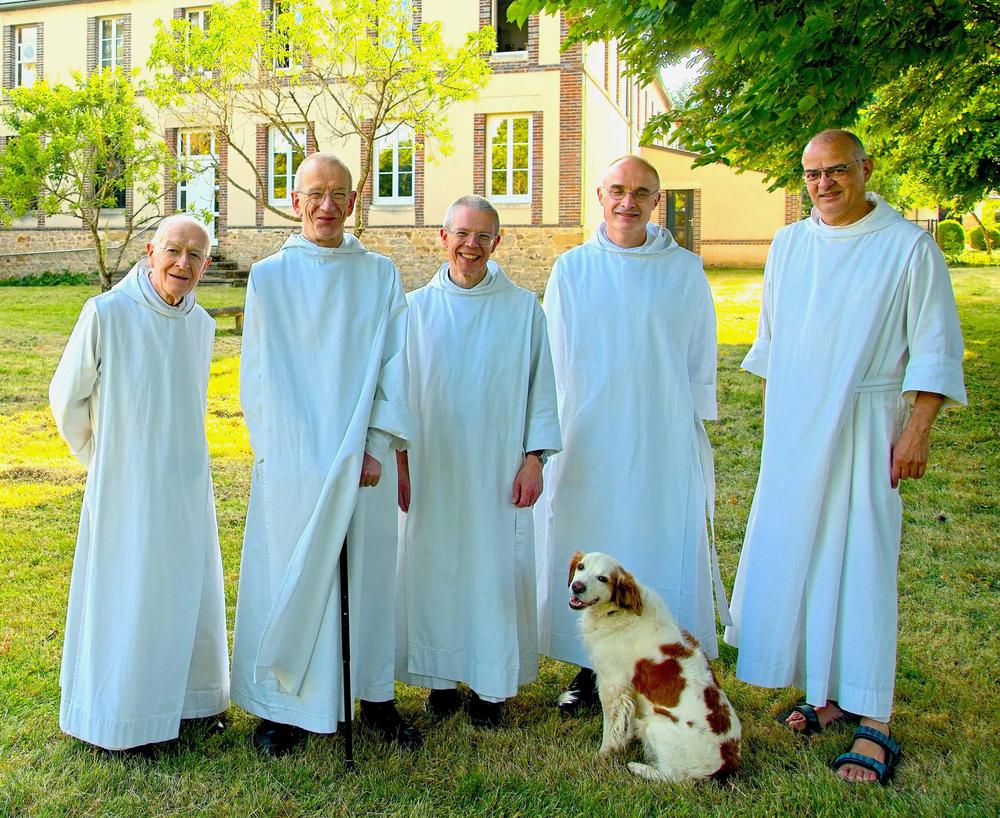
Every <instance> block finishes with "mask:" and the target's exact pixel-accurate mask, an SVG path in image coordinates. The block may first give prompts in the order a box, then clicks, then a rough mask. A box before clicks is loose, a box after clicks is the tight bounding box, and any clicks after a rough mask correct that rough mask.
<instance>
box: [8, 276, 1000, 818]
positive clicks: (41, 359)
mask: <svg viewBox="0 0 1000 818" xmlns="http://www.w3.org/2000/svg"><path fill="white" fill-rule="evenodd" d="M710 278H711V280H712V286H713V290H714V293H715V299H716V307H717V310H718V314H719V342H720V347H719V384H720V388H719V404H720V412H721V420H720V421H719V422H718V423H715V424H711V428H710V435H711V438H712V441H713V443H714V445H715V453H716V467H717V472H718V508H717V530H718V536H719V556H720V561H721V563H722V570H723V575H724V579H725V581H726V584H727V587H731V585H732V580H733V575H734V573H735V570H736V563H737V559H738V555H739V548H740V544H741V540H742V534H743V529H744V526H745V523H746V518H747V513H748V511H749V506H750V500H751V497H752V494H753V488H754V481H755V479H756V471H757V463H758V455H759V444H760V432H761V422H760V405H759V403H760V401H759V394H760V390H759V386H758V383H757V381H756V379H755V378H753V377H751V376H749V375H747V374H746V373H741V372H740V371H739V363H740V360H741V358H742V356H743V354H744V353H745V351H746V349H747V347H748V346H749V344H750V342H751V340H752V338H753V335H754V332H755V327H756V319H757V309H758V307H757V303H758V297H759V292H760V272H759V271H739V270H723V271H713V272H712V273H711V274H710ZM954 282H955V288H956V292H957V296H958V301H959V308H960V311H961V317H962V324H963V329H964V332H965V339H966V379H967V384H968V388H969V397H970V401H971V406H970V407H969V408H967V409H964V410H960V411H953V412H949V413H946V414H945V415H944V416H942V417H941V418H940V419H939V421H938V423H937V424H936V429H935V433H934V436H933V439H932V452H931V459H932V464H931V467H930V469H929V471H928V473H927V476H926V477H925V478H924V479H923V480H921V481H919V482H911V483H908V484H906V485H905V486H904V489H903V491H904V497H905V502H906V512H905V520H904V534H903V546H902V553H901V558H900V599H899V607H900V640H899V659H898V683H897V689H896V721H895V724H894V732H895V734H896V736H897V737H898V738H899V739H900V741H901V742H902V744H903V747H904V758H903V761H902V763H901V766H900V768H899V771H898V773H897V777H896V780H895V782H894V783H893V785H892V786H891V787H890V788H888V789H881V788H878V787H874V786H872V787H863V786H854V787H851V786H846V785H844V784H843V783H841V782H840V781H838V780H837V779H836V778H835V777H834V775H833V773H832V772H831V771H830V769H829V768H828V766H827V765H828V762H829V761H830V759H832V758H833V757H834V756H835V755H837V754H838V753H839V752H841V751H843V750H845V749H846V748H847V745H848V744H849V738H850V732H849V729H848V728H844V729H831V730H828V731H826V732H825V733H823V734H822V735H821V736H817V737H815V738H813V739H808V740H802V739H799V738H798V737H796V736H794V735H792V734H791V733H789V732H788V731H787V730H785V729H783V728H781V727H780V726H779V725H778V724H777V723H776V722H775V720H774V714H775V713H777V712H779V711H780V710H781V709H782V708H784V707H787V706H788V705H790V704H791V703H794V701H795V700H796V699H797V691H794V690H785V691H767V690H760V689H756V688H751V687H748V686H746V685H744V684H742V683H740V682H738V681H736V680H735V678H734V676H733V669H734V667H735V651H733V650H732V649H730V648H727V647H724V648H723V654H722V656H721V657H720V659H719V661H718V662H717V663H716V669H717V672H718V674H719V676H720V679H721V680H722V683H723V685H724V686H725V687H726V688H727V690H728V691H729V695H730V697H731V699H732V701H733V703H734V705H735V706H736V708H737V710H738V711H739V713H740V715H741V717H742V720H743V725H744V731H745V732H744V742H745V743H744V756H743V758H744V767H743V770H742V772H741V773H740V775H739V776H738V777H737V778H736V779H735V781H734V782H733V783H732V785H731V786H728V787H718V786H716V785H714V784H704V785H697V786H696V785H683V786H673V785H655V786H652V785H650V784H648V783H643V782H640V781H638V780H637V779H635V778H633V777H632V776H630V775H629V774H628V773H627V771H626V770H625V769H624V761H625V760H627V759H625V758H617V759H615V760H614V761H612V762H600V761H597V760H595V758H594V753H595V751H596V749H597V746H598V744H599V739H600V718H599V716H597V715H594V716H588V717H585V718H580V719H576V720H572V721H569V720H563V719H561V718H560V717H559V716H558V714H557V713H556V712H555V710H554V708H553V707H552V706H551V704H552V702H553V701H554V699H555V697H556V695H557V694H558V692H559V690H560V689H561V688H562V687H563V686H564V685H565V683H566V682H568V681H569V679H570V677H571V676H572V674H573V671H574V669H573V668H570V667H568V666H566V665H561V664H559V663H556V662H551V661H548V660H544V661H543V663H542V668H541V672H540V678H539V681H538V682H536V683H534V684H531V685H528V686H527V687H526V688H524V689H523V690H522V691H521V694H520V695H519V696H518V697H517V699H516V700H514V702H513V703H512V705H511V707H510V711H509V712H510V725H509V727H507V728H506V729H502V730H498V731H495V732H482V731H477V730H474V729H472V728H471V727H470V726H469V725H468V723H467V721H465V720H464V719H463V718H461V717H459V718H456V719H452V720H450V721H447V722H444V723H441V724H431V723H429V722H428V721H427V720H426V719H425V718H424V716H423V714H422V712H421V709H420V707H421V703H422V700H423V696H424V691H421V690H417V689H414V688H409V687H406V686H402V685H401V686H400V687H399V689H398V699H399V702H400V707H401V709H402V710H403V711H404V712H405V713H406V714H407V715H409V716H410V717H412V718H413V719H414V720H415V721H416V722H417V723H418V725H419V726H420V727H421V728H422V729H423V730H424V733H425V738H426V746H425V749H424V750H423V751H422V752H420V753H418V754H415V755H406V754H403V753H401V752H399V751H396V750H393V749H390V748H388V747H386V746H385V745H383V744H381V743H379V742H378V741H375V740H373V739H372V738H371V737H370V736H368V735H366V734H364V733H361V734H359V735H358V736H357V740H356V757H357V760H358V772H357V774H355V775H352V776H345V775H344V774H343V772H342V763H341V758H342V745H341V742H340V740H339V739H337V738H335V737H334V738H330V737H325V738H324V737H316V738H313V739H310V740H309V742H308V743H307V744H306V746H305V747H304V748H303V749H302V750H301V751H300V752H297V753H295V754H293V755H291V756H289V757H287V758H283V759H279V760H266V759H262V758H260V757H258V756H257V755H255V753H254V752H253V751H252V750H251V748H250V746H249V736H250V733H251V731H252V730H253V727H254V725H255V719H253V718H252V717H250V716H248V715H247V714H246V713H243V712H242V711H240V710H239V709H237V708H233V710H232V711H231V719H230V726H229V729H228V730H227V731H226V732H224V733H222V734H220V735H214V736H206V735H203V734H198V733H195V732H191V733H182V735H181V740H180V742H179V743H178V745H176V746H174V747H173V748H172V749H170V750H169V751H167V752H164V753H163V754H161V755H160V756H159V757H157V758H156V759H154V760H151V761H150V760H142V759H134V758H124V759H123V758H116V757H109V756H107V755H105V754H103V753H101V752H98V751H96V750H94V749H91V748H89V747H87V746H86V745H84V744H82V743H81V742H79V741H76V740H74V739H71V738H69V737H68V736H65V735H63V734H62V733H60V731H59V727H58V704H59V683H58V675H59V659H60V654H61V651H62V638H63V625H64V615H65V606H66V597H67V592H68V586H69V576H70V566H71V562H72V557H73V547H74V543H75V538H76V527H77V520H78V515H79V511H80V501H81V498H82V495H83V486H84V472H83V470H82V469H81V468H80V467H78V466H77V465H75V462H74V461H72V460H71V459H70V458H69V456H68V454H67V451H66V447H65V445H64V444H63V443H62V441H61V440H60V439H59V438H58V435H57V434H56V432H55V429H54V427H53V424H52V421H51V418H50V415H49V411H48V405H47V398H46V391H47V387H48V381H49V378H50V377H51V374H52V372H53V370H54V369H55V366H56V363H57V361H58V358H59V355H60V353H61V351H62V348H63V345H64V344H65V341H66V338H67V336H68V334H69V331H70V329H71V328H72V326H73V323H74V321H75V318H76V315H77V313H78V312H79V309H80V307H81V305H82V304H83V302H84V300H85V299H86V298H87V297H89V296H90V295H93V294H94V291H93V289H91V288H88V287H70V286H60V287H44V288H42V287H38V288H5V289H3V290H0V817H2V818H5V817H6V816H22V815H26V816H62V815H73V816H77V815H79V816H84V815H87V816H89V815H121V816H139V815H168V814H169V815H205V816H218V815H232V816H265V815H280V816H298V815H348V814H351V815H372V814H379V815H390V814H401V815H421V816H438V815H468V814H496V815H525V816H534V815H545V816H548V815H573V816H577V815H579V816H604V815H622V816H638V815H650V816H652V815H671V816H684V815H692V816H693V815H732V814H748V815H774V816H785V815H789V816H792V815H857V816H868V815H876V814H886V815H905V816H917V815H928V816H943V815H955V816H971V815H983V816H987V815H988V816H994V815H997V814H998V810H1000V740H998V737H997V729H998V728H997V725H998V723H1000V718H998V709H1000V681H998V679H1000V657H998V644H1000V640H998V631H1000V629H998V619H1000V617H998V615H997V597H998V593H997V592H998V588H1000V580H998V552H997V543H998V534H997V532H998V531H1000V497H998V494H1000V492H998V478H997V474H998V471H1000V443H998V435H1000V398H998V391H1000V374H998V373H1000V324H998V315H1000V312H998V306H1000V268H980V269H974V270H973V269H968V270H957V271H955V274H954ZM242 296H243V293H242V291H240V290H234V289H230V288H228V287H225V288H223V287H205V288H204V289H203V290H201V291H200V292H199V300H200V301H201V302H202V303H203V304H205V305H206V306H223V305H226V304H238V303H240V302H241V300H242ZM219 327H220V328H219V331H218V336H217V340H216V346H215V357H214V362H213V368H212V380H211V385H210V395H209V426H208V428H209V437H210V445H211V452H212V458H213V472H214V475H213V476H214V480H215V489H216V501H217V505H218V512H219V528H220V537H221V541H222V550H223V559H224V564H225V569H226V592H227V598H228V600H229V622H230V623H232V621H233V620H232V617H233V606H234V605H235V601H236V584H237V572H238V568H239V551H240V544H241V538H242V531H243V517H244V514H245V511H246V500H247V493H248V489H249V469H250V452H249V448H248V444H247V436H246V432H245V428H244V426H243V420H242V417H241V414H240V409H239V403H238V400H237V396H236V395H237V370H238V354H239V337H238V336H237V335H236V334H235V333H234V331H233V330H232V322H231V319H222V320H220V323H219ZM775 626H776V627H780V623H776V625H775ZM637 753H638V748H636V749H635V750H634V751H633V755H636V754H637Z"/></svg>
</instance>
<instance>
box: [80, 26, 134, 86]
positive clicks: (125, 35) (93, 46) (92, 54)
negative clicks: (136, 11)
mask: <svg viewBox="0 0 1000 818" xmlns="http://www.w3.org/2000/svg"><path fill="white" fill-rule="evenodd" d="M118 17H120V18H121V19H122V21H123V22H122V64H121V66H120V67H121V69H122V71H124V72H125V73H126V74H127V73H128V72H129V71H131V70H132V15H131V14H128V13H126V14H107V15H102V16H98V17H88V18H87V74H88V75H89V74H92V73H93V72H94V71H97V70H98V68H99V67H100V66H99V63H100V50H101V21H102V20H111V19H114V18H118Z"/></svg>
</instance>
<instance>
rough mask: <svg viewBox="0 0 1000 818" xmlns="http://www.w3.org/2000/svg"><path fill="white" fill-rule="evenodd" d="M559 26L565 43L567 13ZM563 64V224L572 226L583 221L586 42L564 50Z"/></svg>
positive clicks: (560, 164) (561, 141)
mask: <svg viewBox="0 0 1000 818" xmlns="http://www.w3.org/2000/svg"><path fill="white" fill-rule="evenodd" d="M559 26H560V27H559V41H560V43H561V44H563V45H565V43H566V36H567V34H568V28H569V26H568V24H567V22H566V17H565V15H562V19H561V20H560V24H559ZM605 49H607V46H606V45H605ZM559 68H560V71H559V224H560V225H563V226H566V227H569V226H571V225H579V224H580V222H581V220H582V218H583V216H582V208H583V191H582V190H581V187H582V185H583V153H582V151H583V48H582V46H580V45H579V44H576V45H574V46H572V47H570V48H568V49H565V50H563V51H561V52H560V57H559ZM606 69H607V62H605V70H606ZM605 82H607V78H605Z"/></svg>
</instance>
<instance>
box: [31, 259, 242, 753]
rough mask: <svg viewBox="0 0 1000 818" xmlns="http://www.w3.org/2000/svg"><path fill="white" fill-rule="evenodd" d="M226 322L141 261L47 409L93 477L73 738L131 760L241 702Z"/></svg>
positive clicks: (67, 711)
mask: <svg viewBox="0 0 1000 818" xmlns="http://www.w3.org/2000/svg"><path fill="white" fill-rule="evenodd" d="M214 335H215V322H214V321H213V320H212V319H211V318H209V317H208V314H207V313H206V312H205V311H204V310H203V309H202V308H201V307H199V306H198V305H197V304H196V303H195V299H194V294H193V293H191V294H189V295H187V296H185V298H184V299H183V300H182V301H181V303H180V304H179V305H177V306H176V307H171V306H169V305H167V304H166V303H165V302H164V301H163V300H162V299H161V298H160V297H159V295H157V293H156V290H155V289H154V288H153V285H152V283H150V281H149V277H148V268H147V267H146V266H145V264H144V263H141V264H140V265H137V266H136V267H135V268H133V269H132V271H131V272H130V273H129V274H128V275H127V276H126V277H125V278H124V279H122V281H121V282H120V283H119V284H118V285H117V286H115V287H114V289H112V290H111V291H110V292H107V293H104V294H102V295H99V296H97V297H95V298H92V299H90V300H89V301H87V303H86V304H85V305H84V307H83V310H82V311H81V313H80V318H79V320H78V321H77V324H76V327H75V329H74V330H73V334H72V335H71V336H70V339H69V343H68V344H67V345H66V350H65V352H63V356H62V360H61V361H60V362H59V367H58V368H57V369H56V373H55V377H53V379H52V385H51V386H50V387H49V400H50V402H51V404H52V414H53V416H54V417H55V421H56V426H58V428H59V431H60V433H61V434H62V436H63V437H64V438H65V439H66V441H67V442H68V443H69V447H70V450H71V452H72V454H73V456H74V457H75V458H76V459H77V460H79V461H80V462H81V463H83V465H84V466H86V467H87V487H86V490H85V491H84V495H83V507H82V509H81V511H80V531H79V535H78V536H77V542H76V554H75V556H74V559H73V575H72V579H71V581H70V591H69V610H68V612H67V616H66V637H65V645H64V648H63V661H62V672H61V674H60V679H59V682H60V685H61V687H62V703H61V706H60V712H59V726H60V727H61V728H62V729H63V730H64V731H65V732H67V733H69V734H70V735H73V736H76V737H78V738H81V739H83V740H84V741H87V742H90V743H91V744H96V745H98V746H100V747H104V748H106V749H108V750H121V749H125V748H128V747H136V746H139V745H142V744H150V743H153V742H158V741H166V740H168V739H172V738H176V737H177V732H178V728H179V725H180V721H181V719H182V718H185V719H186V718H196V717H201V716H212V715H215V714H217V713H221V712H222V711H224V710H225V709H226V708H227V707H228V705H229V673H228V667H227V665H228V654H227V645H226V609H225V599H224V595H223V583H222V559H221V555H220V552H219V539H218V531H217V528H216V522H215V504H214V501H213V497H212V476H211V472H210V470H209V459H208V441H207V439H206V437H205V407H206V394H207V390H208V370H209V365H210V363H211V358H212V342H213V340H214Z"/></svg>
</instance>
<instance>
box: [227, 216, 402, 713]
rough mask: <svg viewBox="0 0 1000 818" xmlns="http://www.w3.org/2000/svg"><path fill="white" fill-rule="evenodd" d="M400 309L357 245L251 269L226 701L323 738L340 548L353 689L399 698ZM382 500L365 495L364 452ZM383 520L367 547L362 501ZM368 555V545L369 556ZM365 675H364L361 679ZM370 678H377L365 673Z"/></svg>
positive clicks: (336, 700) (310, 247)
mask: <svg viewBox="0 0 1000 818" xmlns="http://www.w3.org/2000/svg"><path fill="white" fill-rule="evenodd" d="M405 341H406V300H405V298H404V296H403V288H402V285H401V283H400V280H399V273H398V272H397V271H396V268H395V266H394V265H393V263H392V262H391V261H390V260H389V259H387V258H385V257H384V256H380V255H377V254H375V253H370V252H368V251H367V250H366V249H365V248H364V247H363V246H362V245H361V243H360V242H359V241H358V240H357V239H356V238H354V237H353V236H351V235H345V236H344V241H343V244H341V246H340V247H336V248H326V247H320V246H318V245H315V244H313V243H312V242H310V241H308V240H307V239H305V238H303V237H302V236H301V235H295V236H292V237H290V238H289V239H288V240H287V241H286V242H285V244H284V246H283V247H282V248H281V250H280V251H279V252H278V253H276V254H275V255H273V256H270V257H268V258H266V259H264V260H263V261H260V262H258V263H257V264H255V265H253V267H252V268H251V271H250V281H249V285H248V288H247V300H246V308H245V312H244V334H243V353H242V358H241V362H240V401H241V403H242V405H243V413H244V416H245V418H246V422H247V427H248V429H249V431H250V443H251V445H252V447H253V451H254V466H253V478H252V483H251V488H250V504H249V508H248V510H247V524H246V532H245V535H244V543H243V560H242V567H241V571H240V588H239V597H238V600H237V607H236V628H235V634H234V640H233V701H235V702H237V703H238V704H239V705H240V706H241V707H243V708H244V709H246V710H248V711H250V712H251V713H254V714H256V715H258V716H262V717H264V718H268V719H271V720H273V721H278V722H281V723H284V724H295V725H298V726H300V727H303V728H305V729H307V730H312V731H314V732H322V733H332V732H334V731H335V730H336V728H337V722H338V721H342V720H343V719H344V713H343V706H342V701H341V692H340V691H341V689H342V687H341V685H342V682H341V679H342V666H341V655H342V654H341V641H340V640H341V635H340V633H341V631H340V627H341V626H340V581H339V572H338V562H339V557H340V550H341V546H342V544H343V542H344V538H345V536H346V537H347V539H348V548H349V551H348V555H349V567H350V577H349V583H348V584H349V586H350V602H351V626H352V627H351V631H352V637H351V641H352V644H355V645H357V646H358V649H357V650H356V652H355V656H354V657H353V658H354V661H353V664H352V671H353V672H354V674H355V681H354V684H353V686H352V689H353V690H354V691H355V692H356V693H357V695H359V696H360V697H361V698H363V699H369V700H372V701H385V700H388V699H391V698H392V697H393V657H394V646H393V633H392V627H393V616H392V611H393V601H392V600H393V583H394V576H395V565H396V537H395V516H396V512H395V468H394V463H390V462H389V461H390V460H393V459H394V458H393V456H392V455H391V453H390V452H389V448H390V446H392V447H393V448H405V445H406V441H407V440H409V438H410V434H411V426H412V419H411V417H410V414H409V411H408V410H407V407H406V359H405V353H404V344H405ZM366 450H367V451H368V452H369V454H371V455H372V456H374V457H375V458H376V459H378V460H380V461H381V462H382V465H383V475H382V481H381V483H380V484H379V487H378V488H377V489H371V488H366V489H364V490H361V489H359V486H358V482H359V479H360V475H361V464H362V459H363V456H364V452H365V451H366ZM373 500H374V501H375V502H376V503H377V504H378V505H379V508H380V520H381V517H384V518H385V520H383V521H381V522H382V524H381V525H379V526H378V531H377V532H376V536H375V537H373V538H371V539H369V538H366V534H365V518H366V513H367V512H366V501H369V502H371V501H373ZM362 546H363V547H362ZM359 666H360V668H359ZM372 668H376V669H377V672H374V673H373V672H372Z"/></svg>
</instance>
